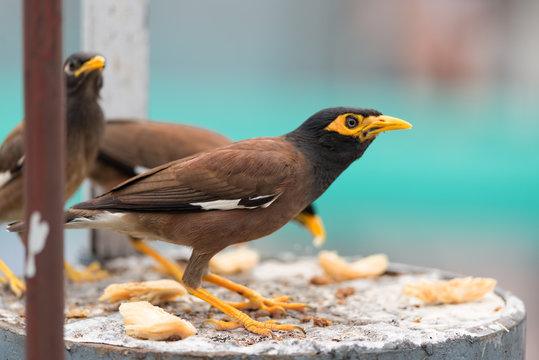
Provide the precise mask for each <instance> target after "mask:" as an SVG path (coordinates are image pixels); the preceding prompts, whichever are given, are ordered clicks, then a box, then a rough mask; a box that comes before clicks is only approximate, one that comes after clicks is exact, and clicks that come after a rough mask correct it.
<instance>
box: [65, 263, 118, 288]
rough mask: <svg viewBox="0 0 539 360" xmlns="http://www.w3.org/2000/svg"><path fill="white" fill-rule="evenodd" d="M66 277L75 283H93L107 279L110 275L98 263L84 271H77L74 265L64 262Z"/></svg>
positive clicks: (92, 264)
mask: <svg viewBox="0 0 539 360" xmlns="http://www.w3.org/2000/svg"><path fill="white" fill-rule="evenodd" d="M64 270H65V274H66V277H67V278H68V279H69V280H71V281H72V282H75V283H82V282H93V281H99V280H103V279H106V278H107V277H109V274H108V272H107V271H106V270H103V269H102V268H101V266H100V265H99V263H98V262H93V263H91V264H90V265H88V266H87V267H86V268H84V269H83V270H77V269H76V268H75V267H74V266H73V265H71V264H70V263H68V262H67V261H64Z"/></svg>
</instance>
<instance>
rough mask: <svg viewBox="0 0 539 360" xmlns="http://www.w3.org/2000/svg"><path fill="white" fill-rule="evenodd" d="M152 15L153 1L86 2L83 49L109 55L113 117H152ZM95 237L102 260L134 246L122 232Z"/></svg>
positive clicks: (107, 85) (106, 105) (108, 100)
mask: <svg viewBox="0 0 539 360" xmlns="http://www.w3.org/2000/svg"><path fill="white" fill-rule="evenodd" d="M148 17H149V0H113V1H112V0H82V1H81V19H82V32H81V33H82V48H83V49H84V50H86V51H95V52H98V53H100V54H102V55H104V56H105V57H106V59H107V67H106V70H105V73H104V87H103V91H102V97H103V101H102V106H103V109H104V111H105V116H106V117H107V118H118V117H128V118H147V117H148V85H149V55H150V54H149V53H150V43H149V41H150V38H149V30H148ZM97 192H99V191H97ZM91 194H96V191H91ZM91 240H92V252H93V253H94V255H96V256H98V257H99V258H109V257H116V256H122V255H126V254H128V253H130V249H131V246H129V244H128V243H127V239H125V238H124V237H121V236H120V235H116V234H114V233H110V232H104V231H96V232H92V235H91Z"/></svg>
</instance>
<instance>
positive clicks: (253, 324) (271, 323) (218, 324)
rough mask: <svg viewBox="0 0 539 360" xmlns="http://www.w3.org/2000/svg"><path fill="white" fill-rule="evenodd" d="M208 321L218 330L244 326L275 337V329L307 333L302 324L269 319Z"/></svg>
mask: <svg viewBox="0 0 539 360" xmlns="http://www.w3.org/2000/svg"><path fill="white" fill-rule="evenodd" d="M207 323H208V324H210V325H212V326H213V327H214V328H215V329H216V330H219V331H225V330H234V329H238V328H241V327H244V328H245V329H247V330H248V331H250V332H252V333H254V334H258V335H262V336H271V337H273V332H274V331H299V332H301V333H303V334H305V330H303V328H302V327H300V326H297V325H292V324H279V323H278V322H276V321H275V320H268V321H263V322H262V321H256V320H253V319H251V318H249V319H248V320H244V321H243V322H242V321H228V320H216V319H210V320H208V321H207Z"/></svg>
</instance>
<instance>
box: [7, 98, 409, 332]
mask: <svg viewBox="0 0 539 360" xmlns="http://www.w3.org/2000/svg"><path fill="white" fill-rule="evenodd" d="M408 128H411V125H410V124H409V123H407V122H406V121H403V120H400V119H397V118H393V117H390V116H385V115H382V114H381V113H379V112H378V111H375V110H366V109H358V108H344V107H338V108H329V109H325V110H322V111H319V112H317V113H316V114H314V115H312V116H311V117H310V118H308V119H307V120H306V121H305V122H304V123H303V124H302V125H301V126H299V127H298V128H297V129H296V130H294V131H292V132H290V133H288V134H286V135H283V136H280V137H273V138H256V139H251V140H245V141H240V142H237V143H233V144H231V145H228V146H225V147H220V148H217V149H215V150H210V151H207V152H203V153H200V154H197V155H194V156H191V157H188V158H184V159H181V160H177V161H174V162H171V163H168V164H165V165H162V166H158V167H156V168H153V169H151V170H149V171H147V172H145V173H143V174H141V175H138V176H136V177H134V178H132V179H130V180H128V181H126V182H124V183H122V184H121V185H119V186H117V187H115V188H114V189H112V190H111V191H110V192H108V193H106V194H104V195H101V196H99V197H97V198H95V199H92V200H90V201H87V202H83V203H80V204H77V205H75V206H74V207H73V208H71V209H69V210H68V211H67V212H66V227H67V228H102V229H109V230H114V231H118V232H121V233H125V234H128V235H130V236H133V237H136V238H139V239H161V240H164V241H167V242H170V243H175V244H182V245H188V246H190V247H192V249H193V252H192V255H191V258H190V259H189V262H188V264H187V267H186V269H185V273H184V274H183V283H184V285H185V286H186V288H187V290H188V291H189V293H190V294H192V295H194V296H196V297H198V298H200V299H202V300H204V301H206V302H208V303H209V304H211V305H213V306H214V307H216V308H217V309H219V310H220V311H222V312H223V313H225V314H226V315H228V316H229V317H230V318H232V320H233V321H231V322H227V321H214V324H215V325H218V326H219V327H220V328H232V327H236V326H243V327H245V328H246V329H247V330H249V331H251V332H254V333H257V334H261V335H267V336H268V335H271V333H272V331H274V330H284V331H289V330H295V329H298V327H297V326H295V325H287V324H277V323H275V322H272V321H268V322H259V321H256V320H254V319H252V318H251V317H249V316H248V315H247V314H245V313H243V312H241V311H240V310H238V309H237V308H236V307H234V306H233V305H231V304H229V303H226V302H224V301H222V300H220V299H219V298H217V297H215V296H214V295H212V294H211V293H210V292H208V291H207V290H205V289H204V288H202V287H201V283H202V280H203V279H204V280H209V281H212V282H214V283H219V282H221V283H222V284H221V285H222V286H224V287H228V288H230V289H231V290H234V291H236V292H238V293H239V294H241V295H243V296H244V297H246V298H247V299H249V300H250V301H251V302H258V303H264V304H266V305H268V306H277V305H281V304H286V301H287V300H286V299H284V298H279V299H266V298H263V297H261V296H260V295H259V294H258V293H256V292H255V291H253V290H251V289H249V288H246V287H241V288H238V287H237V286H236V285H232V284H227V283H226V282H227V280H226V279H215V278H212V274H208V273H207V269H208V262H209V260H210V259H211V258H212V257H213V255H215V254H216V253H218V252H219V251H221V250H222V249H224V248H226V247H227V246H229V245H232V244H237V243H242V242H247V241H251V240H255V239H258V238H261V237H263V236H266V235H269V234H271V233H273V232H274V231H276V230H278V229H279V228H281V227H282V226H283V225H285V224H286V223H287V222H288V221H290V220H291V219H293V218H294V217H295V216H297V215H298V214H299V213H300V212H301V211H302V210H303V209H305V208H306V207H307V206H308V205H309V204H310V203H312V202H313V201H314V200H316V199H317V198H318V197H319V196H320V195H322V194H323V193H324V191H325V190H326V189H327V188H328V187H329V186H330V185H331V183H332V182H333V181H334V180H335V179H336V178H337V177H338V176H339V175H340V174H341V173H342V172H343V171H344V170H345V169H346V168H347V167H348V166H349V165H350V164H351V163H352V162H354V161H355V160H357V159H358V158H360V157H361V156H362V155H363V153H364V152H365V150H366V149H367V147H368V146H369V145H370V144H371V142H372V141H373V140H374V138H375V137H376V136H377V135H378V134H380V133H381V132H384V131H388V130H398V129H408ZM23 228H24V224H21V223H19V224H13V225H12V226H10V227H9V230H10V231H21V230H22V229H23ZM276 303H278V304H277V305H275V304H276ZM236 305H237V307H239V308H242V306H243V303H240V304H236ZM295 305H298V307H299V306H300V305H302V304H295Z"/></svg>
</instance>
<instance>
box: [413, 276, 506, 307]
mask: <svg viewBox="0 0 539 360" xmlns="http://www.w3.org/2000/svg"><path fill="white" fill-rule="evenodd" d="M495 287H496V280H494V279H490V278H474V277H465V278H456V279H451V280H442V281H430V282H427V281H423V282H419V283H414V284H407V285H406V286H405V287H404V290H403V292H404V294H405V295H407V296H413V297H416V298H418V299H420V300H422V301H423V302H424V303H426V304H461V303H465V302H471V301H476V300H479V299H482V298H483V297H484V296H485V295H486V294H487V293H489V292H491V291H492V290H494V288H495Z"/></svg>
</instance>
